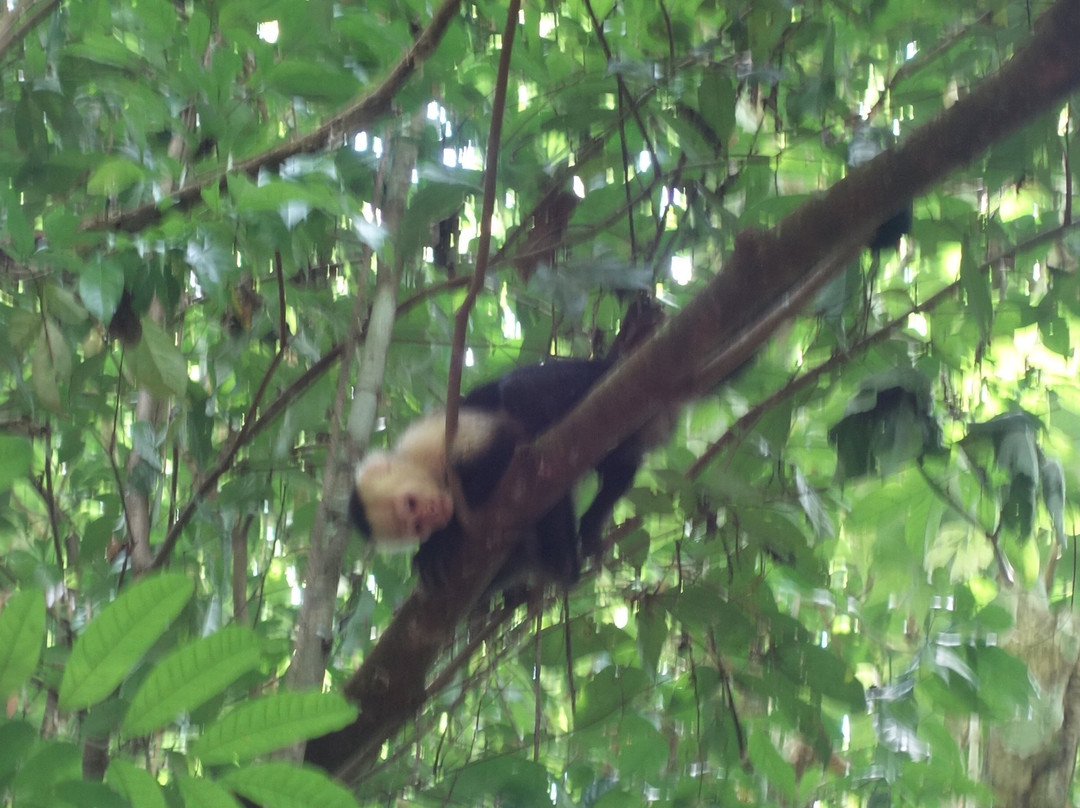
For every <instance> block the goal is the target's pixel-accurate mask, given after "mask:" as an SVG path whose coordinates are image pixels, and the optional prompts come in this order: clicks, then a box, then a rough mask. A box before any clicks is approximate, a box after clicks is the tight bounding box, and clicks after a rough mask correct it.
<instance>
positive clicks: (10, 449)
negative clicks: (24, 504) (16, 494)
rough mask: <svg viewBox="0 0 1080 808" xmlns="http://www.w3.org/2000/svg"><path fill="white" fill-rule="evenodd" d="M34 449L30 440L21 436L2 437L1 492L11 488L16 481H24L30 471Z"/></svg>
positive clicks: (0, 445) (0, 451) (0, 440)
mask: <svg viewBox="0 0 1080 808" xmlns="http://www.w3.org/2000/svg"><path fill="white" fill-rule="evenodd" d="M33 456H34V449H33V447H32V446H31V444H30V440H29V438H24V437H21V436H19V435H0V457H3V458H4V462H3V463H2V464H0V491H6V490H7V489H9V488H11V484H12V483H13V482H15V480H21V479H23V478H24V477H25V476H26V475H27V474H28V473H29V471H30V461H31V460H32V459H33Z"/></svg>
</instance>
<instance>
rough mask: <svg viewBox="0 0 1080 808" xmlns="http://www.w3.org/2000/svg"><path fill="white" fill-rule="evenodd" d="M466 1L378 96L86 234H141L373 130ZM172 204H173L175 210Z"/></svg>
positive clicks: (452, 3)
mask: <svg viewBox="0 0 1080 808" xmlns="http://www.w3.org/2000/svg"><path fill="white" fill-rule="evenodd" d="M460 5H461V0H444V2H443V4H442V5H441V6H440V7H439V8H438V10H436V12H435V15H434V16H433V17H432V18H431V22H430V23H428V26H427V28H425V29H424V30H423V31H422V32H421V33H420V35H419V36H418V37H417V38H416V41H415V42H414V43H413V46H412V47H411V48H410V49H409V51H408V53H406V54H405V55H404V56H403V57H402V58H401V59H400V60H399V61H398V63H397V64H396V65H395V66H394V67H393V68H392V69H391V70H390V72H389V73H388V74H387V76H386V78H385V79H383V81H382V83H381V84H379V86H378V87H376V88H375V89H374V90H372V91H371V92H370V93H368V94H367V95H365V96H364V97H363V98H361V99H359V100H358V101H356V102H355V103H353V104H352V105H351V106H350V107H348V108H347V109H346V110H344V111H343V112H340V113H338V114H337V115H335V116H334V117H333V118H331V119H329V120H328V121H326V122H325V123H324V124H322V126H320V127H319V128H318V129H316V130H315V131H313V132H310V133H309V134H307V135H304V136H303V137H299V138H297V139H296V140H294V141H291V142H289V143H283V144H281V145H280V146H277V147H275V148H273V149H271V150H270V151H268V152H265V153H264V154H261V155H258V156H257V157H253V158H251V159H250V160H245V161H243V162H241V163H238V164H237V165H236V166H235V168H233V169H231V170H229V171H223V172H221V173H220V174H215V175H213V176H211V177H203V178H201V179H199V180H196V181H195V182H191V183H189V184H187V185H185V186H184V187H183V188H181V189H180V190H179V191H177V192H176V193H174V194H173V195H172V197H171V198H170V200H167V201H160V200H159V201H155V202H148V203H147V204H145V205H141V206H139V207H137V208H135V209H133V210H129V211H121V212H118V213H114V214H108V215H105V216H103V217H99V218H96V219H92V220H89V221H87V222H84V223H83V224H82V229H83V230H96V229H103V228H107V229H111V230H123V231H125V232H129V233H135V232H138V231H140V230H143V229H145V228H147V227H149V226H150V225H152V224H154V223H156V222H158V221H159V220H160V219H161V216H162V214H163V213H164V212H165V211H169V212H170V213H173V212H176V211H178V210H186V209H188V208H191V207H192V206H194V205H196V204H198V203H199V202H200V201H201V200H202V194H203V190H204V189H205V188H211V187H214V186H218V187H224V185H225V183H226V179H227V177H228V176H229V175H230V174H245V175H247V176H249V177H252V178H255V177H257V176H258V174H259V172H260V171H262V170H263V169H273V168H277V167H278V166H279V165H281V164H282V163H283V162H285V161H286V160H288V159H289V158H290V157H294V156H296V155H298V154H313V153H316V152H322V151H325V150H326V148H327V144H334V143H337V142H344V140H345V139H346V138H347V137H348V135H350V134H353V133H356V132H359V131H361V130H363V129H366V128H368V127H370V126H371V125H372V124H373V123H375V121H377V120H378V119H379V118H382V117H384V116H386V115H388V114H389V113H390V111H391V102H392V101H393V99H394V96H395V95H396V94H397V92H398V91H399V90H400V89H401V88H402V87H403V86H404V85H405V82H406V81H408V80H409V79H410V78H411V77H412V75H413V73H415V72H416V71H417V69H418V68H419V67H420V66H421V65H422V64H423V63H424V62H425V61H426V60H427V59H428V57H430V56H431V54H432V53H434V52H435V48H436V47H437V46H438V44H439V42H440V41H441V40H442V37H443V34H445V33H446V30H447V29H448V28H449V27H450V23H451V22H453V21H454V19H455V18H456V16H457V12H458V8H459V6H460ZM170 202H171V204H170Z"/></svg>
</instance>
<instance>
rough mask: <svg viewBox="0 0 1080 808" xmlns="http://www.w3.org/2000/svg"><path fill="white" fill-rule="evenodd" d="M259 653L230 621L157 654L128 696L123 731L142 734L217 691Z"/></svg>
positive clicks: (250, 636)
mask: <svg viewBox="0 0 1080 808" xmlns="http://www.w3.org/2000/svg"><path fill="white" fill-rule="evenodd" d="M260 658H261V644H260V641H259V638H258V636H257V635H256V634H255V633H254V632H252V631H251V630H250V629H246V628H243V627H241V626H230V627H227V628H223V629H222V630H221V631H219V632H217V633H215V634H211V635H210V636H209V637H203V638H202V639H199V640H196V641H194V642H192V643H188V644H187V645H184V646H181V647H180V648H177V649H176V650H175V651H173V652H171V653H170V654H169V655H168V656H166V657H165V658H164V659H162V660H161V662H159V663H158V664H157V665H156V666H155V667H154V670H153V671H151V672H150V675H149V676H147V677H146V679H145V680H144V681H143V683H142V685H141V686H140V687H139V689H138V691H136V693H135V696H134V698H132V700H131V707H130V709H129V710H128V714H127V718H126V719H125V720H124V732H125V733H127V734H128V735H142V734H145V733H147V732H151V731H153V730H155V729H158V728H159V727H162V726H164V725H165V724H167V723H169V722H170V721H172V720H173V719H174V718H176V717H177V716H178V715H181V714H183V713H190V712H191V711H192V710H194V709H195V708H197V707H199V706H200V705H202V704H204V703H206V702H207V701H208V700H210V699H211V698H213V697H214V696H216V695H218V694H219V693H220V692H221V691H223V690H224V689H225V688H226V687H228V686H229V685H231V684H232V683H233V682H235V681H236V680H237V679H239V678H240V677H241V676H242V675H243V674H244V673H246V672H247V671H249V670H251V669H252V668H255V667H256V666H258V664H259V660H260Z"/></svg>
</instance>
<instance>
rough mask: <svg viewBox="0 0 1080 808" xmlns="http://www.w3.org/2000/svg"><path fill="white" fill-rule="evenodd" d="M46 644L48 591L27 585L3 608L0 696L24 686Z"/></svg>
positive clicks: (0, 646)
mask: <svg viewBox="0 0 1080 808" xmlns="http://www.w3.org/2000/svg"><path fill="white" fill-rule="evenodd" d="M44 644H45V593H44V592H42V591H41V590H40V589H24V590H22V591H21V592H17V593H16V594H15V595H13V596H12V597H11V599H10V600H8V602H7V603H5V604H4V608H3V611H0V699H3V698H6V697H7V696H8V695H9V694H11V693H14V692H15V691H16V690H18V689H19V688H20V687H22V686H23V685H24V684H25V683H26V681H27V680H28V679H29V678H30V675H31V674H32V673H33V672H34V669H35V668H36V667H37V663H38V659H39V658H40V657H41V649H42V647H43V646H44Z"/></svg>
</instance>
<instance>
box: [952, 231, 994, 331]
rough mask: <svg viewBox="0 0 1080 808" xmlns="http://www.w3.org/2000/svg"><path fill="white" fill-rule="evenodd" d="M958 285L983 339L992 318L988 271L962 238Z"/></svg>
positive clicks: (992, 304) (992, 306)
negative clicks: (962, 246) (962, 291)
mask: <svg viewBox="0 0 1080 808" xmlns="http://www.w3.org/2000/svg"><path fill="white" fill-rule="evenodd" d="M960 285H961V287H963V290H964V300H965V302H966V303H967V308H968V314H969V315H970V316H971V317H972V319H974V321H975V323H976V324H977V325H978V326H979V334H980V335H981V338H982V339H983V340H986V338H987V337H988V336H989V334H990V327H991V325H992V324H993V320H994V302H993V299H992V297H991V294H990V272H989V270H987V269H986V268H985V267H983V266H981V265H980V264H979V262H978V260H977V259H976V258H975V257H974V256H973V255H972V252H971V245H970V244H969V243H968V241H967V239H965V240H964V249H963V252H962V253H961V255H960Z"/></svg>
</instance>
